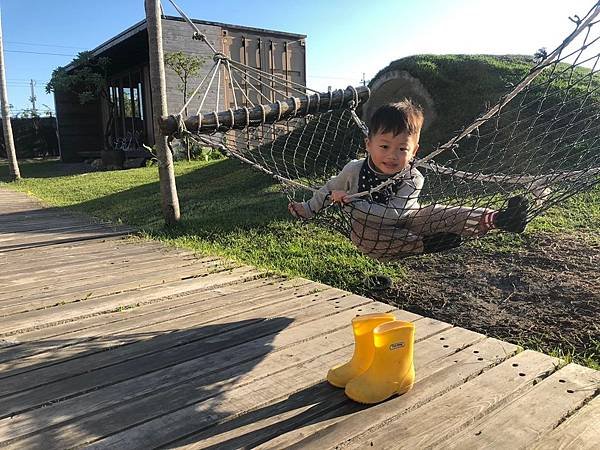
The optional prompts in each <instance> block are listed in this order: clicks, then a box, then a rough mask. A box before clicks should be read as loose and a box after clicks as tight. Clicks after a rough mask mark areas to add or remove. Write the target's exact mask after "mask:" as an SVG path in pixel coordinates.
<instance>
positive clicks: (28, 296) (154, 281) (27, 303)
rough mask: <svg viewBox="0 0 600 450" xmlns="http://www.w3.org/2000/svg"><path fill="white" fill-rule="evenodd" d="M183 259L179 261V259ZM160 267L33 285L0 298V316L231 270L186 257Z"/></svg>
mask: <svg viewBox="0 0 600 450" xmlns="http://www.w3.org/2000/svg"><path fill="white" fill-rule="evenodd" d="M182 263H183V262H182ZM169 265H170V266H171V267H167V268H165V269H164V270H158V268H157V267H149V268H147V269H144V270H140V271H139V272H138V273H129V272H124V273H123V274H122V276H121V274H114V275H107V276H105V277H103V278H102V279H99V280H98V279H95V280H89V279H87V280H81V281H80V282H78V281H74V282H73V283H69V285H68V286H63V287H56V288H50V289H45V288H44V287H42V288H41V289H37V290H35V291H34V292H31V293H29V292H25V293H22V294H15V295H14V297H13V298H11V297H10V294H8V298H7V297H5V296H2V298H0V316H11V315H14V314H22V313H24V312H27V311H34V310H36V309H43V308H48V307H51V306H58V305H62V304H65V303H71V302H81V301H87V300H89V299H91V298H97V297H104V296H107V295H111V294H115V293H119V292H126V291H133V290H139V289H142V288H145V287H150V286H157V285H162V284H165V283H168V282H170V281H178V280H183V279H185V278H192V277H196V278H197V277H205V276H208V275H210V274H212V273H220V272H226V271H228V270H232V269H231V268H229V267H227V266H223V265H222V263H220V262H219V261H212V260H211V261H206V262H205V261H202V260H198V261H195V262H190V261H186V262H185V265H181V266H178V265H177V264H174V265H173V264H169Z"/></svg>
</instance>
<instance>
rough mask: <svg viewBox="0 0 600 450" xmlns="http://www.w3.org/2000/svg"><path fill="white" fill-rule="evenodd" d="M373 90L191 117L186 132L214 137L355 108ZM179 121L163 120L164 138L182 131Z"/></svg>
mask: <svg viewBox="0 0 600 450" xmlns="http://www.w3.org/2000/svg"><path fill="white" fill-rule="evenodd" d="M369 95H370V90H369V88H368V87H366V86H358V87H356V88H354V87H348V88H346V89H340V90H337V91H333V92H325V93H320V94H313V95H305V96H302V97H288V98H286V99H284V100H281V101H278V102H275V103H270V104H266V105H260V106H255V107H252V108H238V109H235V110H234V109H229V110H227V111H220V112H211V113H205V114H199V115H196V116H191V117H188V118H187V119H185V120H184V123H185V128H186V129H187V130H188V131H190V132H192V133H199V134H205V133H212V132H215V131H227V130H241V129H244V128H246V127H248V126H250V127H252V126H258V125H261V124H263V123H275V122H278V121H281V120H287V119H292V118H294V117H302V116H306V115H308V114H317V113H322V112H326V111H329V110H331V109H342V108H348V107H350V106H351V102H355V104H354V107H356V106H358V105H359V104H362V103H365V102H366V101H367V100H368V99H369ZM179 120H180V119H179V117H178V116H175V115H169V116H163V117H161V118H160V120H159V124H160V129H161V132H162V134H163V135H165V136H170V135H173V134H175V133H177V132H178V131H179Z"/></svg>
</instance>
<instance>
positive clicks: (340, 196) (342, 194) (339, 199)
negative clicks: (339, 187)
mask: <svg viewBox="0 0 600 450" xmlns="http://www.w3.org/2000/svg"><path fill="white" fill-rule="evenodd" d="M330 197H331V201H332V202H333V203H340V204H342V205H344V204H346V203H350V201H351V200H352V199H351V198H350V196H349V195H348V193H347V192H346V191H331V194H330Z"/></svg>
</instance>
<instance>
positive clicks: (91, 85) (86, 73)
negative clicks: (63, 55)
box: [46, 52, 125, 167]
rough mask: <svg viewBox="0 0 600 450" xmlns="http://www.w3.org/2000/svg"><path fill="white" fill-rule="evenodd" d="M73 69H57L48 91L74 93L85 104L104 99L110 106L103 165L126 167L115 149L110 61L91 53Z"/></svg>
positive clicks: (81, 56)
mask: <svg viewBox="0 0 600 450" xmlns="http://www.w3.org/2000/svg"><path fill="white" fill-rule="evenodd" d="M71 65H72V66H73V67H75V68H74V69H72V70H70V71H67V70H66V68H64V67H58V68H56V69H54V70H53V71H52V77H51V78H50V81H49V82H48V84H47V85H46V92H47V93H50V92H67V93H71V94H75V95H76V96H77V98H78V99H79V103H81V104H82V105H84V104H86V103H89V102H92V101H95V100H98V99H101V100H103V101H105V102H106V103H107V105H108V120H107V122H106V125H105V127H104V135H103V149H102V162H103V164H104V166H105V167H107V166H111V165H116V166H118V167H122V166H123V161H124V159H125V155H124V153H123V151H122V150H116V149H115V148H114V145H113V142H112V136H113V134H114V110H115V104H114V102H113V100H112V99H111V96H110V93H109V80H108V74H109V67H110V59H109V58H105V57H103V58H96V57H94V56H92V53H91V52H80V53H79V54H77V56H76V57H75V59H73V61H72V62H71Z"/></svg>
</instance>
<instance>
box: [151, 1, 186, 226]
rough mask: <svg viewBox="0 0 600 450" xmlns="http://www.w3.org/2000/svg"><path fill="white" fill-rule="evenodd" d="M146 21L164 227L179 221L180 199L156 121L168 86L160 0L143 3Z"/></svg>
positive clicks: (164, 105)
mask: <svg viewBox="0 0 600 450" xmlns="http://www.w3.org/2000/svg"><path fill="white" fill-rule="evenodd" d="M145 6H146V22H147V27H148V49H149V53H150V84H151V86H152V113H153V118H152V119H153V124H154V140H155V142H156V144H155V145H156V154H157V157H158V177H159V180H160V195H161V204H162V211H163V215H164V217H165V222H166V224H167V225H173V224H175V223H177V222H178V221H179V219H180V212H179V199H178V198H177V186H176V185H175V172H174V170H173V155H171V152H170V150H169V149H168V148H167V138H166V136H165V135H163V134H162V133H161V131H160V127H159V120H160V118H161V117H162V116H165V115H167V87H166V82H165V65H164V61H163V59H164V55H163V45H162V24H161V12H160V1H159V0H146V4H145Z"/></svg>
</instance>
